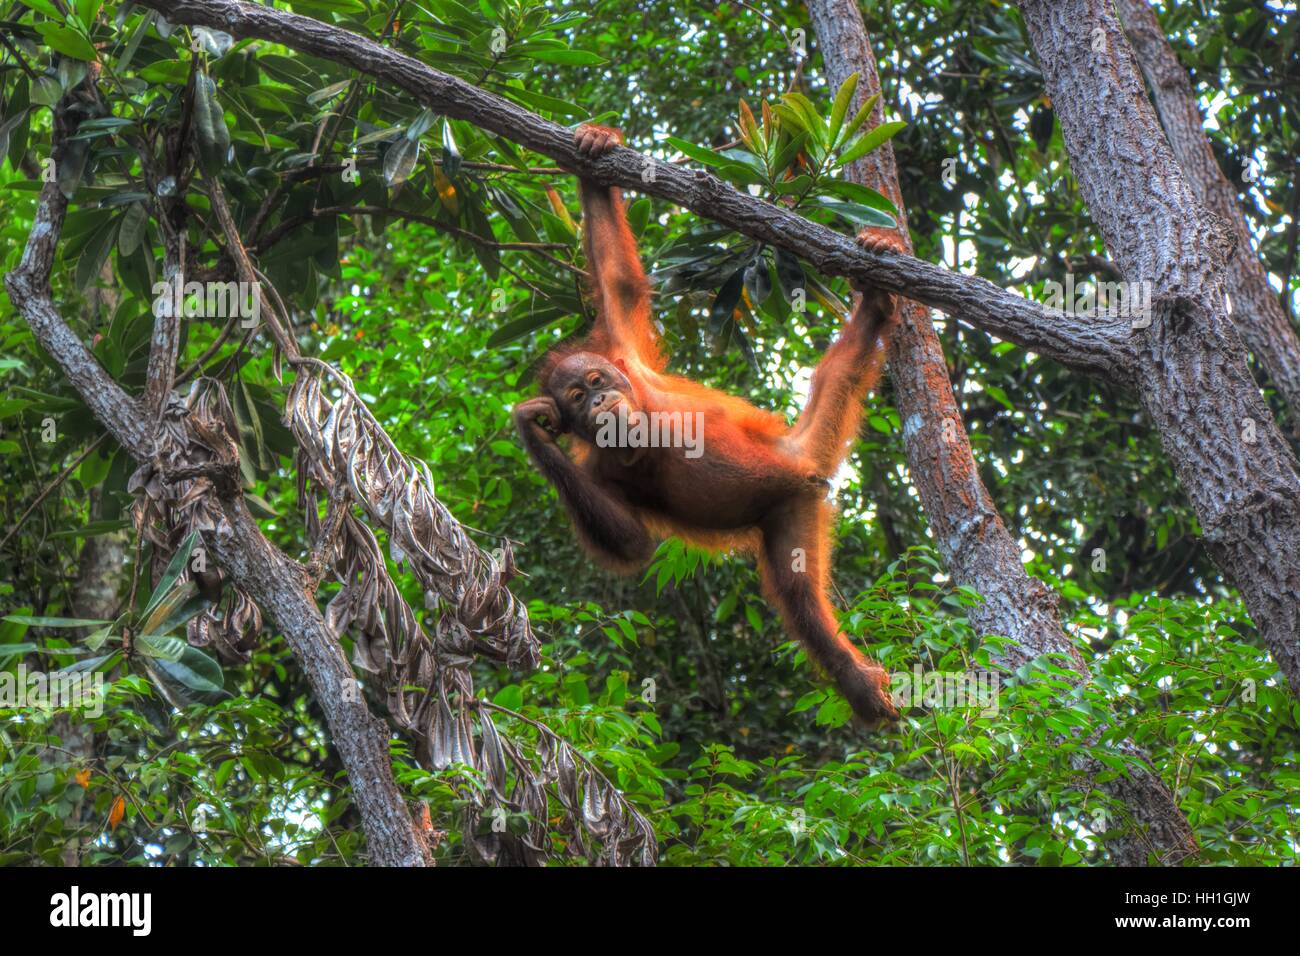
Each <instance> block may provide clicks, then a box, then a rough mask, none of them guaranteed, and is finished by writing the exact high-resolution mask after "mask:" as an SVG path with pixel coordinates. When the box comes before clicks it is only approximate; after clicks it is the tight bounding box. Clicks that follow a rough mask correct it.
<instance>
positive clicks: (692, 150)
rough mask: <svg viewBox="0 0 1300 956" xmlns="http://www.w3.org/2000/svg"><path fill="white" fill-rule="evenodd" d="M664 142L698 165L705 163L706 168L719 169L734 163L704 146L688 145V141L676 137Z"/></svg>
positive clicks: (670, 137) (668, 138)
mask: <svg viewBox="0 0 1300 956" xmlns="http://www.w3.org/2000/svg"><path fill="white" fill-rule="evenodd" d="M664 141H665V142H666V143H667V144H668V145H669V146H671V147H672V148H673V149H675V150H677V151H678V152H681V153H684V154H686V155H687V156H689V157H690V158H691V159H693V160H695V161H696V162H697V163H703V164H704V165H705V166H713V167H715V168H718V167H722V166H726V165H727V164H728V163H731V162H732V160H729V159H727V157H725V156H722V155H720V154H718V153H715V152H714V151H713V150H711V149H706V148H705V147H703V146H696V145H695V144H694V143H688V142H687V141H686V140H684V139H678V138H677V137H676V136H669V137H667V138H666V139H665V140H664Z"/></svg>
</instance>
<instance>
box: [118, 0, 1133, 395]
mask: <svg viewBox="0 0 1300 956" xmlns="http://www.w3.org/2000/svg"><path fill="white" fill-rule="evenodd" d="M143 5H144V6H147V7H152V8H153V9H155V10H158V11H159V12H160V13H163V14H164V15H165V16H166V17H167V18H168V19H169V20H171V21H172V22H173V23H184V24H196V25H202V26H208V27H212V28H215V29H218V30H223V31H225V32H226V33H229V34H231V35H232V36H235V37H237V38H241V39H242V38H246V37H257V38H261V39H264V40H270V41H273V42H276V43H282V44H284V45H285V46H287V47H290V48H292V49H295V50H298V51H299V52H302V53H308V54H311V55H313V56H320V57H325V58H326V59H330V60H333V61H335V62H338V63H342V64H344V65H347V66H349V67H352V68H353V69H356V70H360V71H361V72H363V73H368V74H370V75H372V76H375V77H377V78H379V79H382V80H385V81H387V82H389V83H392V84H393V85H394V86H396V87H399V88H400V89H403V90H406V91H407V92H408V93H410V94H411V95H412V96H414V97H415V98H416V99H417V100H419V101H420V102H422V103H424V104H425V105H427V106H429V107H431V108H433V109H436V110H437V111H439V112H440V113H442V114H444V115H446V116H451V117H455V118H457V119H464V120H468V121H470V122H472V123H474V124H475V125H476V126H479V127H481V128H482V129H485V130H489V131H491V132H494V133H497V134H499V135H501V136H505V137H507V138H509V139H511V140H513V141H514V142H516V143H519V144H521V145H523V146H526V147H528V148H529V149H532V150H535V151H536V152H539V153H542V154H544V155H547V156H550V157H551V158H553V159H555V160H556V161H558V162H559V163H560V165H561V166H563V167H565V168H567V169H572V170H576V171H578V172H580V173H581V174H582V175H584V176H589V177H591V178H593V179H595V180H597V181H599V182H605V183H611V184H616V185H621V186H627V187H629V188H632V189H637V190H640V191H641V192H645V193H649V194H652V195H655V196H660V197H662V198H664V199H668V200H671V201H673V202H676V203H678V204H680V205H682V206H685V207H686V208H688V209H690V210H692V211H693V212H696V213H698V214H699V215H701V216H705V217H707V218H709V219H713V220H715V221H717V222H719V223H722V224H723V225H725V226H729V227H731V228H732V229H735V230H737V231H738V232H742V233H744V234H746V235H748V236H751V237H753V238H755V239H759V240H762V241H764V242H767V243H770V244H772V245H775V246H780V247H781V248H783V249H785V250H786V251H788V252H790V253H793V254H794V255H797V256H800V257H802V258H804V259H806V260H808V261H809V262H811V263H812V264H813V265H814V266H815V267H816V268H818V269H819V270H821V271H822V272H824V273H826V274H829V275H844V276H850V277H852V278H857V279H860V280H862V281H869V282H872V283H874V284H876V285H877V286H880V287H882V288H885V289H889V290H890V291H892V292H903V293H905V294H906V295H908V296H909V297H910V298H912V299H915V300H916V301H919V302H923V303H924V304H926V305H929V306H932V307H933V308H937V309H942V310H943V311H945V312H949V313H951V314H954V315H960V316H961V317H962V319H964V320H966V321H968V322H971V323H973V324H975V325H977V326H979V327H980V328H982V329H984V330H985V331H987V332H990V333H992V334H993V335H997V336H999V337H1001V338H1004V339H1007V340H1009V341H1012V342H1016V343H1018V344H1020V345H1023V346H1025V347H1026V348H1029V349H1032V350H1034V351H1035V352H1038V353H1040V354H1042V355H1045V356H1048V357H1050V358H1053V359H1055V360H1057V361H1059V362H1061V363H1062V364H1065V365H1068V366H1070V367H1072V368H1078V369H1083V370H1087V371H1090V372H1094V373H1099V374H1103V375H1107V376H1110V377H1113V378H1119V379H1123V378H1124V376H1125V372H1124V369H1125V368H1126V367H1127V365H1128V364H1129V362H1130V355H1129V347H1128V341H1129V337H1130V334H1131V332H1130V325H1129V322H1128V320H1126V319H1117V318H1101V317H1095V318H1094V317H1087V316H1079V315H1073V314H1069V313H1066V312H1061V311H1059V310H1056V309H1049V308H1046V307H1045V306H1043V305H1041V304H1039V303H1036V302H1032V301H1030V300H1029V299H1025V298H1023V297H1022V296H1018V295H1016V294H1015V293H1012V292H1008V291H1007V290H1005V289H1001V288H999V287H998V286H995V285H994V284H993V283H991V282H988V281H987V280H985V279H980V278H976V277H974V276H967V275H962V274H960V273H955V272H950V271H948V270H947V269H944V268H941V267H940V266H936V265H934V264H932V263H928V262H922V261H921V260H919V259H915V258H912V257H911V256H900V255H892V254H880V253H872V252H866V251H864V250H862V249H860V248H859V247H858V246H857V244H856V243H855V242H854V241H853V240H852V239H850V238H849V237H848V236H844V235H841V234H840V233H837V232H835V231H834V230H832V229H829V228H827V227H826V226H822V225H819V224H817V223H814V222H810V221H808V220H807V219H804V218H803V217H802V216H799V215H796V214H795V213H792V212H790V211H789V210H786V209H783V208H781V207H780V206H775V205H772V204H771V203H767V202H764V201H762V200H760V199H755V198H754V197H752V196H749V195H748V194H745V193H741V192H739V191H738V190H736V189H733V188H732V187H731V186H729V185H728V184H726V183H724V182H722V181H721V180H719V179H717V178H715V177H714V176H712V175H710V174H709V173H706V172H704V171H702V170H686V169H680V168H678V167H677V166H675V165H673V164H672V163H665V162H661V161H659V160H656V159H652V158H650V157H648V156H643V155H642V154H640V153H637V152H635V151H634V150H631V149H628V148H626V147H617V148H615V149H614V150H613V151H612V152H610V153H609V154H607V155H606V156H604V157H601V158H600V159H597V160H591V159H588V158H587V157H585V156H582V155H580V154H579V153H578V152H577V150H576V149H575V148H574V146H573V133H572V131H571V130H569V129H568V128H566V127H564V126H561V125H559V124H558V123H553V122H551V121H550V120H546V119H543V118H542V117H540V116H537V115H536V114H535V113H532V112H529V111H528V110H526V109H524V108H522V107H520V106H516V105H515V104H514V103H511V102H510V101H509V100H506V99H505V98H503V97H500V96H497V95H496V94H494V93H489V92H487V91H486V90H482V89H479V88H478V87H476V86H473V85H471V84H469V83H466V82H465V81H463V80H460V79H457V78H456V77H453V76H450V75H448V74H446V73H443V72H441V71H440V70H436V69H434V68H433V67H431V66H428V65H427V64H425V63H422V62H421V61H419V60H417V59H415V58H413V57H410V56H407V55H405V54H403V53H399V52H396V51H394V50H390V49H388V48H386V47H383V46H380V45H379V44H378V43H376V42H374V41H373V40H370V39H367V38H366V37H363V36H360V35H358V34H355V33H351V32H349V31H347V30H343V29H340V28H339V27H336V26H331V25H329V24H326V23H321V22H320V21H318V20H313V19H310V18H308V17H302V16H298V15H296V14H292V13H287V12H284V11H281V10H275V9H272V8H270V7H265V6H261V5H258V4H253V3H243V2H238V0H175V2H173V0H143Z"/></svg>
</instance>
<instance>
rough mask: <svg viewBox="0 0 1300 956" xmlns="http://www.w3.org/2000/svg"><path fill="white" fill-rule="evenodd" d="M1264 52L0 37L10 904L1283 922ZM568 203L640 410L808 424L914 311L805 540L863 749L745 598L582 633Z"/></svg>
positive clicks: (1066, 43)
mask: <svg viewBox="0 0 1300 956" xmlns="http://www.w3.org/2000/svg"><path fill="white" fill-rule="evenodd" d="M1298 23H1300V21H1298V19H1297V17H1296V16H1295V10H1294V4H1270V3H1252V2H1245V0H1239V2H1237V0H1223V2H1218V3H1209V4H1200V3H1162V4H1159V5H1156V6H1154V7H1153V6H1149V5H1148V4H1147V3H1146V2H1145V0H1120V2H1117V3H1114V4H1112V3H1109V2H1106V3H1103V2H1100V0H1058V2H1056V3H1048V2H1045V0H1025V2H1023V3H1021V4H1019V5H1014V4H990V3H983V2H974V0H916V2H905V3H890V4H880V3H875V2H867V3H862V4H858V3H856V2H853V0H808V2H807V3H806V4H804V5H798V4H763V3H760V2H752V3H750V2H721V3H713V2H710V3H696V2H677V3H670V2H666V0H607V2H603V3H599V4H591V3H576V4H575V3H569V2H567V0H545V2H543V0H478V2H460V0H421V2H415V0H289V2H275V3H268V4H246V3H239V2H236V0H184V2H176V3H164V2H155V0H145V2H136V3H130V2H119V3H114V2H100V0H75V2H74V0H21V2H11V3H8V4H6V5H5V9H4V12H3V13H2V14H0V235H3V239H4V242H3V263H2V271H3V272H4V273H5V274H6V281H5V285H6V292H7V294H6V295H5V296H3V297H0V382H3V387H4V394H3V397H0V471H2V472H3V474H2V475H0V480H2V481H3V487H4V495H3V506H2V507H3V513H2V514H0V616H2V617H3V620H0V862H3V863H6V864H24V865H42V864H49V865H58V864H68V865H113V864H130V865H151V864H154V865H157V864H163V865H254V864H271V865H352V864H359V863H367V862H369V863H376V864H389V865H399V864H400V865H423V864H430V863H436V864H437V865H460V864H483V863H487V864H551V865H558V864H569V865H584V864H594V863H604V864H617V865H624V864H626V865H653V864H656V863H657V864H659V865H676V866H693V865H735V866H741V865H744V866H757V865H785V864H797V865H961V864H966V865H971V864H973V865H1007V864H1015V865H1042V866H1056V865H1117V864H1159V865H1181V864H1200V865H1208V864H1233V865H1275V864H1294V863H1296V862H1297V848H1298V847H1300V835H1298V834H1297V821H1296V809H1295V803H1296V801H1295V795H1296V792H1297V785H1298V784H1300V769H1297V748H1298V747H1300V704H1298V702H1297V699H1296V695H1297V693H1298V692H1300V466H1297V462H1296V455H1297V452H1298V451H1300V438H1298V436H1300V343H1298V342H1297V324H1296V316H1295V312H1296V307H1297V304H1298V302H1300V294H1298V293H1300V277H1298V276H1297V264H1298V262H1300V257H1298V256H1297V245H1298V244H1297V233H1298V230H1297V221H1298V217H1297V209H1298V208H1300V182H1297V160H1296V157H1297V156H1300V119H1298V117H1300V75H1298V74H1300V65H1298V61H1297V57H1296V46H1297V40H1298V39H1300V26H1298ZM583 123H602V124H606V125H609V126H614V127H617V128H619V129H621V130H622V131H623V135H624V138H625V142H626V146H627V147H628V149H627V150H626V151H618V152H617V154H616V155H611V156H608V157H604V158H601V159H590V158H587V157H584V156H582V155H580V154H579V153H577V152H576V151H575V150H574V148H573V144H572V135H573V130H574V129H575V128H576V127H578V126H579V125H580V124H583ZM575 173H577V174H579V175H587V176H589V177H596V178H598V179H600V180H601V181H602V182H604V183H606V184H612V185H617V186H620V187H622V188H623V191H624V197H625V200H626V203H627V219H628V222H629V225H630V227H631V230H632V233H633V235H634V237H635V240H636V245H637V250H638V252H639V253H640V256H641V258H642V260H643V261H644V263H645V267H646V271H647V272H648V273H649V276H650V280H651V288H652V300H651V301H652V309H653V317H654V321H655V324H656V327H657V329H658V330H659V332H660V334H661V336H662V339H663V344H664V349H665V351H666V353H667V354H668V355H669V356H670V365H669V368H670V369H671V370H672V371H673V372H675V373H678V374H681V375H686V376H689V377H690V378H692V379H695V380H698V381H701V382H704V383H707V384H708V385H710V386H713V387H716V388H719V389H722V390H724V391H727V392H730V393H732V394H735V395H739V396H741V397H743V398H745V399H746V400H748V401H750V402H752V403H754V404H755V405H757V406H759V407H761V408H767V409H772V410H774V411H776V412H777V413H779V414H781V415H782V416H784V417H785V418H787V419H793V418H795V417H796V416H797V415H798V413H799V411H800V409H801V408H802V407H803V404H804V402H805V399H806V396H807V391H808V385H809V381H810V378H811V375H812V369H813V368H814V367H815V366H816V364H817V362H818V360H819V358H820V356H821V355H822V354H823V353H824V352H825V350H826V348H827V346H828V345H829V343H831V342H832V341H834V340H835V337H836V335H837V334H838V333H839V332H840V330H841V329H842V327H843V326H844V323H845V316H846V314H847V313H848V311H849V309H850V308H851V306H852V302H853V300H854V295H855V293H854V291H853V289H854V283H855V282H857V283H859V284H860V283H862V282H864V281H865V282H871V281H873V280H874V281H875V282H877V283H879V285H880V287H882V288H885V289H887V290H888V291H891V292H894V293H897V294H898V295H899V298H900V302H901V303H902V305H901V308H902V325H901V328H900V331H899V332H898V333H897V334H896V336H895V339H894V340H893V341H892V342H891V343H890V345H889V350H888V368H887V371H886V373H885V377H884V380H883V382H882V384H881V386H880V388H878V389H877V391H876V392H875V394H873V395H872V396H870V397H869V398H868V399H867V408H866V412H865V416H864V425H863V428H862V430H861V433H860V434H859V435H858V437H857V439H856V440H855V441H854V443H853V446H852V451H851V453H850V454H849V457H848V459H847V461H846V462H845V464H844V466H843V467H842V468H841V469H840V470H839V471H838V472H837V473H836V474H835V476H834V480H833V481H832V482H831V483H830V484H831V487H830V490H829V494H830V496H831V498H832V500H833V502H834V504H835V506H836V512H835V515H836V516H835V519H834V528H833V537H834V541H835V548H834V561H833V566H832V581H833V586H832V588H833V589H832V596H833V599H834V601H835V604H836V607H837V609H838V611H839V615H840V626H841V628H842V632H843V633H844V634H845V635H846V636H848V638H849V639H850V640H851V641H853V642H854V644H855V645H856V646H857V647H858V648H859V649H860V650H862V651H863V652H864V653H866V654H867V655H868V656H869V657H870V658H872V659H873V660H874V661H876V662H878V663H879V664H880V665H881V666H883V667H884V668H885V669H886V670H887V671H888V672H889V673H890V674H891V675H893V683H892V688H893V690H894V692H895V699H896V702H901V706H900V711H901V712H902V716H901V719H900V720H899V721H898V722H897V723H895V724H892V725H890V726H887V727H885V728H882V729H879V730H876V731H874V732H870V733H867V732H864V730H863V729H862V727H861V726H859V725H858V724H856V723H855V722H854V721H853V720H852V713H851V711H850V708H849V705H848V703H847V702H846V701H845V700H844V699H843V698H842V697H841V696H840V694H839V693H838V692H837V691H836V690H835V689H834V687H833V686H831V685H830V684H828V683H827V682H826V681H825V680H823V679H822V676H821V675H820V674H819V673H818V672H817V670H816V669H815V668H814V667H813V666H811V665H810V663H809V662H808V661H807V659H806V656H805V654H804V652H803V651H802V650H801V649H800V647H799V645H798V644H797V643H795V642H792V641H791V640H790V638H789V637H788V635H787V634H786V633H785V632H784V631H783V629H782V626H781V621H780V619H779V617H778V615H777V614H776V613H774V612H773V611H772V610H771V608H770V607H769V605H768V604H767V603H766V601H765V600H764V597H763V591H762V588H761V586H760V582H759V575H758V572H757V571H756V570H755V566H754V562H753V561H752V560H751V559H750V558H749V557H748V556H747V555H744V554H739V553H733V552H729V551H723V552H715V551H709V550H707V549H704V548H702V547H699V546H696V545H694V544H687V543H685V542H683V541H682V540H681V539H679V538H676V537H669V538H667V539H666V540H664V541H663V542H662V543H660V544H658V546H657V550H655V552H654V555H653V558H652V559H651V561H650V563H649V565H648V567H647V568H646V569H645V570H644V571H641V572H638V573H636V574H633V575H631V576H616V575H614V574H611V573H609V572H607V571H605V570H602V569H601V568H600V567H598V566H597V565H596V564H594V563H593V562H592V561H591V560H590V558H589V557H588V555H587V554H586V553H584V551H583V549H582V547H581V546H580V544H579V542H578V541H576V540H575V538H574V535H573V531H572V529H571V527H570V525H569V522H568V520H567V519H566V517H565V514H564V511H563V509H562V508H561V507H560V506H559V503H558V501H557V498H556V495H555V493H554V491H553V490H552V489H551V487H550V485H549V484H548V483H547V482H546V480H545V479H544V478H543V477H542V476H541V475H539V474H538V473H537V472H536V471H535V470H534V469H533V467H532V466H531V465H530V462H529V458H528V455H527V454H526V452H525V449H524V446H523V445H522V444H521V442H520V441H519V439H518V437H517V436H516V434H515V428H514V423H513V420H512V409H513V408H514V407H515V406H516V405H518V404H519V403H521V402H523V401H524V400H526V399H528V398H530V397H532V396H533V395H535V394H536V392H537V388H538V369H539V362H540V360H541V359H542V356H543V355H544V354H545V353H546V352H547V350H548V349H550V348H552V347H554V346H555V345H557V344H560V343H566V342H571V341H573V340H576V339H577V338H578V337H579V336H581V335H582V334H584V333H585V332H586V331H587V330H588V329H590V328H591V326H592V323H593V321H594V319H595V317H596V314H597V309H598V308H599V303H598V302H597V301H596V300H595V299H594V298H593V296H592V294H591V289H590V287H589V282H588V279H587V271H586V270H587V260H586V256H585V254H584V250H583V243H582V235H583V225H584V224H583V221H582V220H581V218H580V216H579V201H578V191H577V180H576V177H575V175H574V174H575ZM899 223H902V224H903V226H904V227H905V235H906V236H907V239H908V243H909V247H910V254H901V253H900V254H897V255H885V254H878V253H875V252H872V251H870V250H866V251H864V250H862V249H859V248H858V247H856V246H855V245H854V243H853V237H854V235H855V234H856V233H857V232H858V231H859V230H860V229H862V228H863V227H875V228H880V229H891V228H894V227H896V226H897V224H899ZM60 681H61V682H62V685H63V686H64V689H65V690H66V689H67V687H68V686H73V685H75V687H76V688H90V691H89V692H88V693H80V694H74V695H72V698H71V699H66V698H60V696H59V694H58V693H56V690H57V689H58V688H59V686H60ZM51 698H53V699H51Z"/></svg>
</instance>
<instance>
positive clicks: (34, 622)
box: [0, 614, 113, 627]
mask: <svg viewBox="0 0 1300 956" xmlns="http://www.w3.org/2000/svg"><path fill="white" fill-rule="evenodd" d="M0 621H10V622H11V623H14V624H26V625H27V626H28V627H89V626H91V625H96V624H112V623H113V622H112V621H103V620H100V619H98V618H90V617H39V616H33V615H31V614H6V615H5V616H4V617H0Z"/></svg>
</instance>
